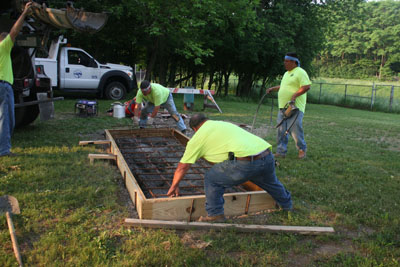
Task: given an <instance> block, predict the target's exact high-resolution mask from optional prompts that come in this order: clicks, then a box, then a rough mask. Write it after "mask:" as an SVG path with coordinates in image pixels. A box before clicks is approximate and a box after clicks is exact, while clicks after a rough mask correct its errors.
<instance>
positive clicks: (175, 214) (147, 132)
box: [105, 128, 276, 221]
mask: <svg viewBox="0 0 400 267" xmlns="http://www.w3.org/2000/svg"><path fill="white" fill-rule="evenodd" d="M105 133H106V139H107V140H110V142H111V147H110V148H111V154H113V155H115V156H116V164H117V166H118V168H119V170H120V172H121V174H122V177H123V179H124V182H125V185H126V188H127V189H128V192H129V195H130V197H131V200H132V202H133V204H134V206H135V208H136V210H137V212H138V214H139V218H140V219H152V220H177V221H180V220H185V221H191V220H196V219H197V218H199V217H200V216H204V215H207V214H206V211H205V196H204V195H193V196H182V197H174V198H156V199H154V198H153V199H148V198H146V197H145V194H144V193H143V191H142V189H141V188H140V186H139V183H138V182H137V181H136V179H135V177H134V175H133V174H132V171H131V169H130V168H129V166H128V164H127V162H126V161H125V159H124V157H123V155H122V153H121V151H120V149H119V148H118V145H117V143H116V140H115V139H117V138H123V137H129V138H140V137H141V136H142V137H149V136H153V137H164V136H173V137H175V138H176V139H177V140H179V142H180V143H181V144H182V146H186V143H187V142H188V141H189V138H188V137H187V136H185V135H183V134H182V133H180V132H178V131H176V130H174V129H169V128H158V129H132V130H105ZM245 188H246V190H254V189H256V190H257V188H254V187H251V186H246V187H245ZM224 199H225V205H224V208H225V215H226V216H232V215H241V214H248V213H255V212H259V211H262V210H274V209H275V207H276V203H275V201H274V199H273V198H272V197H271V196H270V195H269V194H268V193H267V192H265V191H248V192H238V193H226V194H224Z"/></svg>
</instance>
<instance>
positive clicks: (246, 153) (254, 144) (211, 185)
mask: <svg viewBox="0 0 400 267" xmlns="http://www.w3.org/2000/svg"><path fill="white" fill-rule="evenodd" d="M189 125H190V128H192V129H193V130H194V131H195V134H194V135H193V137H192V138H191V139H190V140H189V142H188V143H187V145H186V150H185V153H184V155H183V157H182V159H181V160H180V162H179V163H178V167H177V169H176V171H175V173H174V178H173V181H172V185H171V187H170V188H169V190H168V193H167V195H168V196H171V197H174V196H179V182H180V181H181V180H182V179H183V177H184V176H185V174H186V172H187V171H188V170H189V168H190V166H191V165H192V164H194V163H195V162H196V161H197V160H198V159H199V158H204V159H205V160H207V161H208V162H211V163H213V164H214V165H213V166H212V168H211V169H210V170H209V171H208V172H207V173H206V174H205V177H204V191H205V194H206V211H207V213H208V216H206V217H200V219H199V220H200V221H219V220H223V219H224V198H223V194H224V191H225V188H229V187H233V186H236V185H240V184H243V183H244V182H247V181H251V182H253V183H254V184H256V185H258V186H259V187H261V188H262V189H264V190H265V191H267V192H268V193H269V194H270V195H271V196H272V197H273V198H274V199H275V201H276V202H277V203H278V204H279V205H280V206H281V207H282V209H284V210H291V209H292V200H291V195H290V192H289V191H287V190H286V189H285V187H284V186H283V185H282V183H281V182H280V181H279V180H278V178H277V177H276V174H275V160H274V157H273V155H272V153H271V145H270V144H269V143H267V142H266V141H265V140H263V139H262V138H260V137H258V136H256V135H253V134H251V133H249V132H247V131H246V130H243V129H242V128H240V127H238V126H236V125H234V124H232V123H229V122H224V121H213V120H209V119H208V118H207V117H206V116H205V115H204V114H201V113H199V114H195V115H193V116H192V118H191V119H190V122H189Z"/></svg>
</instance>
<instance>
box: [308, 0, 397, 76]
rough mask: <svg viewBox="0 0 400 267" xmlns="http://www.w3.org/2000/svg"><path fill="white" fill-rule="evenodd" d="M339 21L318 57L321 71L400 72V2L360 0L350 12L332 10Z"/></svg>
mask: <svg viewBox="0 0 400 267" xmlns="http://www.w3.org/2000/svg"><path fill="white" fill-rule="evenodd" d="M332 16H333V17H334V18H335V23H333V24H332V26H331V27H330V30H329V31H326V32H325V36H326V45H325V46H324V49H323V50H322V51H321V53H320V54H319V55H318V57H317V58H316V60H315V63H316V64H315V65H316V66H317V67H318V68H319V72H320V75H322V76H327V77H342V78H368V77H378V78H380V79H381V78H388V77H393V76H396V75H398V72H400V2H399V1H394V0H386V1H378V2H357V3H355V4H354V5H353V7H352V8H349V9H348V11H347V12H335V10H332Z"/></svg>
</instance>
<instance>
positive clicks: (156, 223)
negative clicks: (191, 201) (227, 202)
mask: <svg viewBox="0 0 400 267" xmlns="http://www.w3.org/2000/svg"><path fill="white" fill-rule="evenodd" d="M125 224H126V225H129V226H134V227H149V228H167V229H181V230H188V229H197V230H210V229H214V230H224V229H232V228H233V229H235V230H237V231H239V232H273V233H295V234H301V235H320V234H331V233H334V232H335V230H334V229H333V228H332V227H308V226H285V225H255V224H230V223H206V222H181V221H161V220H140V219H129V218H127V219H125Z"/></svg>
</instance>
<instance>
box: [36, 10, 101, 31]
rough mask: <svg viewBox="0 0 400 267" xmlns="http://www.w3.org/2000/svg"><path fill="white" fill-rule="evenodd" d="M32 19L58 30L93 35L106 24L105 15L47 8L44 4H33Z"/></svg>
mask: <svg viewBox="0 0 400 267" xmlns="http://www.w3.org/2000/svg"><path fill="white" fill-rule="evenodd" d="M31 15H32V16H33V17H34V18H36V19H37V20H40V21H42V22H44V23H46V24H48V25H51V26H53V27H56V28H58V29H74V30H77V31H80V32H88V33H94V32H97V31H99V30H101V29H102V28H103V27H104V25H105V24H106V22H107V14H105V13H92V12H86V11H83V10H80V9H75V8H73V7H72V6H69V7H67V8H65V9H55V8H48V7H46V6H45V5H44V4H43V5H39V4H37V3H34V4H33V6H32V14H31Z"/></svg>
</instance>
